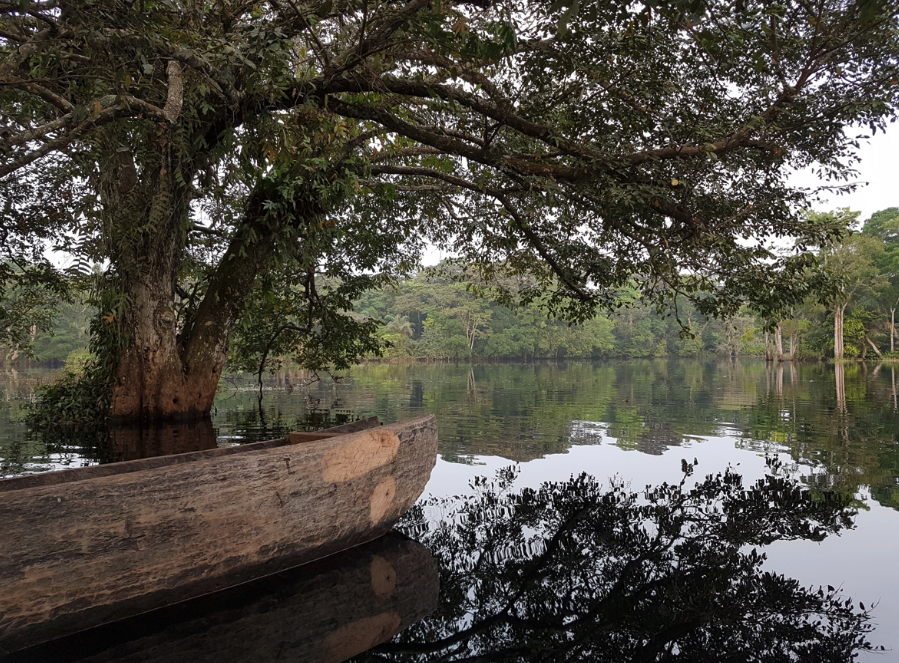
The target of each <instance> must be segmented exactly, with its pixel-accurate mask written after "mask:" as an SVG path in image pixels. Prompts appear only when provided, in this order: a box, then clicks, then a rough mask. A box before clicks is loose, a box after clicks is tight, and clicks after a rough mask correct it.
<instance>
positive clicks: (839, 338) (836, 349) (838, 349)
mask: <svg viewBox="0 0 899 663" xmlns="http://www.w3.org/2000/svg"><path fill="white" fill-rule="evenodd" d="M845 310H846V305H845V304H837V305H836V306H834V307H833V358H834V359H838V360H839V359H842V358H843V312H844V311H845Z"/></svg>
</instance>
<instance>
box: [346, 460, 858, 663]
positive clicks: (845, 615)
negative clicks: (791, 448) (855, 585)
mask: <svg viewBox="0 0 899 663" xmlns="http://www.w3.org/2000/svg"><path fill="white" fill-rule="evenodd" d="M682 469H683V470H684V476H683V480H682V481H681V482H680V483H675V484H667V483H666V484H662V485H660V486H655V487H649V486H647V487H646V489H645V490H641V491H634V490H632V489H631V488H630V487H629V486H626V485H624V484H622V483H620V482H616V481H613V482H612V483H611V485H610V486H608V487H603V486H602V485H600V484H599V483H598V482H597V481H596V480H595V479H593V478H591V477H589V476H587V475H581V476H579V477H576V478H574V477H573V478H572V479H571V480H569V481H567V482H564V483H546V484H543V485H542V486H540V487H539V488H537V489H528V488H525V489H523V490H521V491H520V492H515V491H513V482H514V480H515V472H514V471H513V470H512V469H507V470H504V471H501V472H500V473H498V475H497V477H496V478H495V479H494V480H493V481H487V480H486V479H479V480H477V481H476V482H475V484H474V485H473V488H474V489H475V492H474V494H473V495H471V496H466V497H456V498H453V499H432V500H430V501H429V502H426V503H425V504H423V505H421V506H420V507H418V508H417V509H416V510H415V511H413V512H410V514H408V515H407V516H406V517H405V519H404V521H403V523H402V527H403V529H404V530H405V531H406V532H407V533H409V534H411V535H412V536H414V537H415V538H418V539H419V540H420V541H421V542H423V543H425V545H427V546H428V547H430V548H431V550H432V551H433V553H434V554H435V555H436V556H437V558H438V560H439V562H440V566H441V603H440V607H439V608H438V610H437V612H435V613H434V614H433V615H431V617H429V618H427V619H426V620H424V621H423V622H421V623H420V624H418V625H416V626H414V627H412V628H411V629H409V630H407V631H406V632H404V633H402V634H400V635H399V636H397V637H396V638H394V640H393V641H391V642H389V643H385V644H383V645H381V646H379V647H377V648H375V649H374V650H373V651H372V652H370V653H369V654H367V655H365V656H363V657H360V658H358V659H356V660H359V661H663V660H665V661H667V660H671V661H674V660H677V661H694V660H695V661H700V660H702V661H709V660H720V661H730V660H734V661H790V660H814V661H847V660H852V659H853V658H854V655H855V653H857V652H858V651H862V650H867V649H870V648H871V645H870V644H869V643H868V641H867V634H868V633H869V632H870V630H871V628H872V627H871V625H870V623H869V619H870V612H869V608H870V606H869V608H868V609H866V608H865V607H864V606H862V605H861V604H855V603H853V602H852V601H851V600H849V599H847V598H846V597H844V596H841V595H840V594H839V592H838V591H837V590H834V588H832V587H827V588H820V589H817V588H816V589H806V588H803V587H801V586H800V585H799V583H798V582H797V581H795V580H792V579H790V578H787V577H785V576H782V575H778V574H775V573H772V572H770V571H768V570H766V569H765V568H764V560H765V555H764V554H763V553H762V552H761V551H760V550H759V547H761V546H764V545H767V544H770V543H772V542H774V541H782V540H795V539H805V540H814V541H820V540H822V539H824V538H825V537H826V536H828V535H831V534H836V533H839V532H840V531H841V530H844V529H846V528H850V527H852V526H853V518H854V515H855V511H854V508H853V507H852V506H851V501H850V500H851V496H846V495H842V494H838V493H816V494H811V493H809V492H807V491H805V490H802V488H801V486H800V485H799V484H798V482H797V481H796V480H795V479H793V478H790V477H784V476H781V475H780V473H779V470H780V468H779V466H778V465H777V463H776V461H774V460H769V472H770V473H769V474H768V475H767V476H766V477H765V478H764V479H763V480H760V481H758V482H757V483H756V484H754V485H752V486H749V487H745V486H744V485H743V482H742V479H741V477H740V476H739V475H738V474H736V473H735V472H733V471H732V470H730V469H728V470H727V471H725V472H722V473H719V474H716V475H709V476H707V477H705V479H703V480H700V481H697V482H696V483H695V485H693V484H692V483H691V482H692V479H690V475H691V474H692V472H693V469H694V464H692V463H689V462H687V461H683V468H682Z"/></svg>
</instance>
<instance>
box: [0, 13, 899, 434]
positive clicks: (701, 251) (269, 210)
mask: <svg viewBox="0 0 899 663" xmlns="http://www.w3.org/2000/svg"><path fill="white" fill-rule="evenodd" d="M896 13H897V9H896V7H895V5H894V4H893V3H887V2H882V1H879V0H858V1H857V2H855V1H845V0H816V1H815V2H799V1H795V2H784V3H780V4H773V3H769V2H764V1H752V0H735V1H730V0H707V1H705V2H703V1H702V0H668V1H658V0H656V1H652V2H651V1H649V0H645V1H644V2H629V1H627V0H580V1H575V0H572V1H566V0H557V1H556V2H553V3H549V2H531V1H529V0H467V1H465V0H456V1H452V0H406V1H392V0H336V1H335V0H268V1H262V2H241V1H233V2H231V1H228V0H223V1H222V2H216V3H205V2H199V1H197V0H156V1H150V0H45V1H36V2H30V1H29V0H0V107H2V111H0V118H2V119H0V178H2V179H0V187H2V189H0V191H2V194H0V195H5V196H9V195H10V192H13V191H15V193H16V195H17V196H18V198H17V199H16V200H24V201H27V206H28V209H30V210H33V213H32V214H30V216H29V217H28V220H29V223H31V224H35V223H38V224H39V225H40V224H43V226H42V227H44V228H46V227H48V226H52V227H54V228H59V229H60V231H59V232H57V233H56V238H57V244H58V245H59V248H61V249H64V250H67V251H70V252H72V253H73V254H74V255H75V256H77V257H78V259H79V260H80V261H82V262H86V263H99V264H102V265H103V266H104V268H105V269H106V271H105V273H104V276H103V278H102V279H100V281H99V282H98V285H97V295H96V297H97V301H98V303H99V305H100V307H101V311H100V312H101V316H102V317H101V318H100V319H99V320H98V322H97V323H96V324H95V327H94V335H95V339H94V347H95V349H96V350H97V352H98V354H99V356H100V360H101V366H100V372H101V373H104V374H108V375H109V376H111V382H110V387H111V405H110V413H111V415H112V416H114V417H118V418H126V419H164V418H177V417H191V416H202V415H204V414H206V413H208V412H209V410H210V407H211V404H212V399H213V397H214V394H215V389H216V385H217V383H218V379H219V376H220V374H221V371H222V368H223V366H224V363H225V359H226V355H227V349H228V345H229V341H230V339H231V336H232V333H233V332H234V330H235V327H236V326H237V325H239V323H240V321H241V318H242V316H244V315H245V312H246V310H247V306H248V303H252V302H254V301H255V302H257V303H258V302H260V301H261V302H262V305H264V306H269V307H272V306H273V304H272V301H273V300H274V299H277V297H276V295H279V294H283V293H279V292H277V291H276V289H275V288H276V286H277V285H278V284H281V286H282V288H285V287H286V288H288V289H290V292H291V293H293V295H296V298H298V301H300V300H301V301H302V302H303V304H302V306H300V307H299V308H300V309H302V313H301V314H300V315H299V316H297V317H296V318H295V319H290V320H287V321H286V322H285V323H284V324H283V325H281V326H280V327H278V328H277V329H272V330H270V331H271V332H272V334H274V335H277V336H279V338H290V339H291V342H292V343H295V344H298V345H302V346H303V347H304V348H308V347H311V348H319V349H321V348H325V350H322V351H320V352H319V351H313V352H311V355H312V356H313V357H315V361H319V362H325V361H328V360H330V359H333V358H335V357H336V358H337V359H338V360H342V361H348V360H351V359H352V358H353V356H355V355H356V354H358V353H359V352H361V351H362V350H363V349H364V347H365V346H366V344H365V343H364V342H360V343H349V344H347V343H346V342H343V341H342V340H341V339H345V338H346V337H347V335H349V336H353V335H354V334H356V335H357V337H360V338H361V336H359V335H360V334H361V335H362V336H364V334H365V333H366V329H367V328H365V327H364V326H363V327H358V326H356V327H354V326H353V325H354V324H355V323H356V322H357V321H354V320H352V319H351V318H348V317H347V316H345V315H342V314H341V311H342V310H344V309H345V308H346V304H347V302H348V301H349V300H350V299H351V298H352V296H353V295H354V294H355V293H357V292H359V291H360V289H362V288H364V287H366V286H367V285H370V284H372V283H375V282H377V278H375V277H372V276H371V275H372V274H389V273H391V272H396V271H402V270H403V269H406V268H408V267H409V265H411V264H412V263H413V262H414V259H415V256H416V249H417V248H418V246H419V245H420V243H421V242H422V241H423V240H424V239H431V240H433V241H437V242H441V243H443V244H444V245H446V246H447V247H448V248H451V249H453V250H454V251H455V252H456V253H457V254H458V255H459V256H460V259H461V260H463V261H465V262H467V263H469V264H471V265H473V266H475V267H480V269H481V271H482V272H483V274H482V276H483V277H484V278H485V279H489V278H490V277H491V276H492V275H494V274H495V271H496V269H498V267H497V266H501V267H502V269H503V270H504V271H505V272H507V274H506V275H507V276H508V273H509V272H511V273H512V274H520V275H521V276H522V278H521V286H520V288H518V291H517V292H515V293H506V294H507V296H508V297H510V298H511V297H520V298H523V299H524V300H529V299H533V298H537V297H539V298H541V300H542V301H544V302H545V303H546V306H547V307H548V308H549V309H550V311H551V312H554V313H556V314H560V315H565V316H568V317H572V318H575V319H578V318H583V317H585V316H587V315H590V314H591V313H592V312H594V311H595V310H596V309H597V307H607V308H608V307H614V306H616V305H619V304H620V301H619V292H620V291H621V288H622V287H623V286H625V285H627V284H629V283H633V282H636V283H637V284H638V287H639V288H640V289H641V290H642V292H643V294H644V296H647V297H649V298H652V299H655V300H657V301H658V303H659V304H661V305H671V304H672V302H675V303H676V299H677V297H687V298H692V299H694V300H696V302H695V303H696V305H697V307H698V308H699V310H700V311H701V312H703V313H705V314H721V313H728V312H733V311H735V310H736V309H737V307H738V306H739V305H741V304H742V303H744V302H745V301H749V302H750V303H752V304H753V305H754V306H756V307H757V308H758V309H759V310H761V311H771V312H774V311H775V310H782V309H783V308H784V307H785V306H788V305H790V304H791V303H794V302H797V301H799V300H801V298H802V297H804V296H805V295H806V294H807V293H808V290H809V289H810V288H812V287H816V285H815V284H816V278H817V276H818V275H820V271H819V270H818V269H817V268H816V267H815V265H814V260H813V257H812V254H811V253H810V252H808V251H806V247H811V246H813V245H815V246H817V245H823V244H826V243H828V242H829V241H831V240H832V238H833V235H834V233H838V232H839V229H838V228H835V227H833V226H830V225H827V224H822V223H810V222H808V220H807V219H805V218H804V217H802V216H801V215H800V214H799V209H800V208H801V207H803V206H804V205H805V204H806V203H807V196H808V192H804V191H801V190H798V189H796V188H792V187H790V186H788V184H787V182H786V179H785V178H786V176H787V174H788V173H789V172H790V170H791V169H793V168H797V167H800V168H801V167H809V166H811V167H814V168H817V169H818V170H819V172H820V173H821V176H822V178H824V179H832V180H837V181H839V180H840V179H841V178H844V177H845V176H846V175H847V174H849V173H850V170H849V169H850V167H851V165H852V162H853V158H854V157H853V154H854V149H855V148H856V147H857V141H858V140H859V137H858V135H857V133H858V132H857V131H856V130H855V129H854V128H853V127H863V128H867V129H870V130H874V131H876V130H877V129H882V128H883V126H884V123H885V122H886V121H887V120H888V119H890V118H892V116H893V113H894V107H895V101H896V90H897V87H896V84H897V78H899V70H897V55H899V44H897V31H896V25H897V21H896ZM23 189H24V192H23ZM17 205H18V204H15V205H13V207H14V208H16V213H12V212H10V209H9V207H10V206H9V205H6V211H5V212H4V216H3V218H2V221H0V223H2V230H3V232H4V233H7V234H8V235H17V234H18V235H17V236H20V235H21V234H22V233H29V232H30V230H29V226H28V225H27V224H25V225H22V226H19V225H17V223H16V218H19V217H21V214H20V213H19V208H18V207H17ZM769 236H791V237H794V238H797V240H798V241H797V242H796V244H797V247H798V249H797V252H796V253H795V254H794V255H792V256H789V257H787V258H776V257H775V256H773V255H772V253H771V251H770V250H769V249H768V248H766V246H765V245H764V242H762V241H761V240H762V239H764V238H767V237H769ZM323 275H324V276H326V277H329V279H330V281H329V283H331V284H332V285H331V287H330V288H321V287H319V285H318V284H319V282H320V280H321V278H322V276H323ZM261 277H264V278H261ZM335 284H340V285H335ZM346 284H349V285H346ZM341 288H343V290H341ZM293 295H291V296H292V297H293ZM291 301H292V300H291ZM282 303H283V304H284V306H283V308H284V310H287V309H291V310H290V311H288V312H293V310H294V309H295V308H296V307H294V306H293V305H292V304H290V303H289V302H282ZM264 317H269V318H270V317H271V316H263V318H259V319H260V320H261V321H264ZM359 324H362V323H359ZM332 328H333V329H339V330H341V332H340V333H339V334H332V333H329V331H328V330H329V329H332ZM250 331H252V330H250ZM285 334H286V336H284V335H285ZM291 334H293V336H291ZM257 345H259V346H260V348H261V349H266V348H267V349H270V348H271V343H269V344H268V345H267V346H266V345H264V344H261V343H257ZM334 347H336V349H333V348H334ZM328 348H331V349H328Z"/></svg>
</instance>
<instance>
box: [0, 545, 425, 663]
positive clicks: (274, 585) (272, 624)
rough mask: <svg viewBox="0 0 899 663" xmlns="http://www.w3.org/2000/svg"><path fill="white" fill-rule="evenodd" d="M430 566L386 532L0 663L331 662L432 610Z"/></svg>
mask: <svg viewBox="0 0 899 663" xmlns="http://www.w3.org/2000/svg"><path fill="white" fill-rule="evenodd" d="M438 592H439V578H438V571H437V563H436V561H435V560H434V558H433V557H432V556H431V554H430V552H429V551H428V549H427V548H425V547H424V546H422V545H421V544H419V543H416V542H414V541H410V540H409V539H406V538H405V537H402V536H400V535H398V534H395V533H389V534H387V535H385V536H383V537H381V538H380V539H377V540H375V541H372V542H369V543H366V544H363V545H361V546H358V547H356V548H352V549H351V550H347V551H344V552H342V553H338V554H336V555H332V556H331V557H328V558H326V559H324V560H320V561H318V562H312V563H310V564H304V565H303V566H299V567H295V568H292V569H290V570H287V571H283V572H281V573H278V574H275V575H271V576H267V577H265V578H262V579H259V580H255V581H252V582H249V583H246V584H243V585H240V586H238V587H232V588H230V589H227V590H224V591H221V592H216V593H214V594H208V595H206V596H203V597H200V598H197V599H194V600H191V601H186V602H183V603H179V604H177V605H173V606H171V607H168V608H163V609H160V610H155V611H153V612H150V613H145V614H142V615H139V616H137V617H132V618H131V619H127V620H122V621H117V622H113V623H111V624H106V625H104V626H101V627H98V628H94V629H90V630H88V631H83V632H81V633H77V634H74V635H72V636H69V637H66V638H61V639H59V640H55V641H52V642H48V643H45V644H43V645H39V646H37V647H34V648H31V649H27V650H23V651H20V652H17V653H16V654H13V655H11V656H10V657H9V658H8V659H6V660H5V661H4V663H26V662H27V663H39V662H48V663H49V662H51V661H52V662H53V663H76V662H78V663H108V662H123V663H127V662H131V661H134V662H137V661H141V662H143V663H171V662H173V661H191V662H194V663H205V662H207V661H208V662H209V663H245V662H246V661H275V660H281V661H310V662H316V663H338V662H339V661H344V660H346V659H347V658H350V657H351V656H355V655H356V654H359V653H362V652H363V651H365V650H367V649H369V648H370V647H372V646H374V645H376V644H378V643H380V642H383V641H384V640H386V639H387V638H389V637H391V636H392V635H394V634H395V633H398V632H399V631H401V630H403V629H405V628H407V627H408V626H410V625H411V624H414V623H415V622H417V621H418V620H420V619H422V618H423V617H424V616H426V615H428V614H429V613H430V612H432V611H433V610H434V609H435V608H436V607H437V599H438Z"/></svg>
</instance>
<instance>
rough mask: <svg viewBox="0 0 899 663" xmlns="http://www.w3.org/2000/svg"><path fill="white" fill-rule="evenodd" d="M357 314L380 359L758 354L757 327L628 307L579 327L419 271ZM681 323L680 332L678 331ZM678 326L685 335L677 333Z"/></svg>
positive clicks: (745, 320)
mask: <svg viewBox="0 0 899 663" xmlns="http://www.w3.org/2000/svg"><path fill="white" fill-rule="evenodd" d="M356 310H357V312H358V313H359V314H361V315H364V316H366V317H372V318H376V319H379V320H382V321H383V322H384V326H383V328H382V334H383V336H384V338H385V339H386V340H388V341H389V342H390V343H391V345H392V347H391V348H390V349H389V350H388V351H387V353H386V356H387V357H388V358H424V359H468V358H482V359H523V360H530V359H544V358H550V359H562V358H589V357H663V356H670V355H677V356H686V357H692V356H699V355H708V354H735V355H736V354H743V355H746V354H750V355H751V354H764V352H765V336H764V334H763V333H761V332H760V331H759V330H760V323H759V322H758V321H756V320H755V318H754V317H753V316H752V315H751V314H749V313H747V314H746V315H740V316H737V317H736V318H733V319H730V320H726V321H722V320H714V319H708V318H705V317H704V316H701V315H699V314H697V313H696V312H695V311H694V310H692V309H691V308H689V307H688V308H686V309H683V308H681V310H680V312H679V314H680V322H678V320H677V319H676V318H675V317H674V316H668V317H665V316H662V315H659V314H657V313H656V312H655V310H654V309H653V308H651V307H649V306H646V305H643V304H641V303H640V302H639V301H636V300H635V302H634V303H633V304H632V305H630V306H627V307H624V308H621V309H619V310H618V311H616V312H615V313H614V314H612V315H610V316H604V315H600V316H599V317H596V318H594V319H592V320H589V321H587V322H585V323H583V324H569V323H568V322H565V321H561V320H554V319H551V318H548V317H547V316H546V314H545V313H544V312H543V311H541V310H540V309H539V308H538V307H537V306H536V305H532V306H521V307H517V308H513V309H510V308H507V307H505V306H502V305H500V304H496V303H494V302H492V301H489V300H488V299H485V298H482V297H479V296H477V295H475V294H473V293H472V292H471V291H470V289H469V288H468V284H466V283H460V282H456V281H453V280H450V279H449V278H446V277H440V276H434V275H433V274H431V273H429V272H422V273H420V274H419V275H417V276H415V277H414V278H410V279H408V280H406V281H404V282H403V283H400V284H399V285H398V286H396V287H395V288H384V289H382V290H379V291H377V292H373V293H369V294H368V295H366V296H365V297H364V298H363V299H362V300H361V301H360V302H358V306H357V308H356ZM681 323H683V326H682V324H681ZM684 326H686V328H687V330H689V331H687V332H685V329H684Z"/></svg>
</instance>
